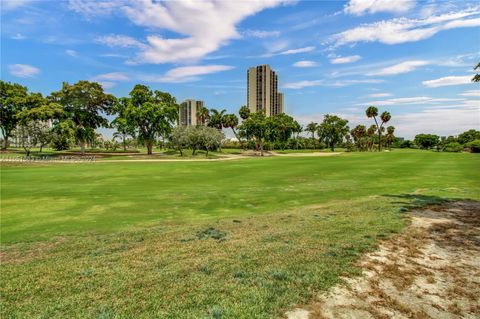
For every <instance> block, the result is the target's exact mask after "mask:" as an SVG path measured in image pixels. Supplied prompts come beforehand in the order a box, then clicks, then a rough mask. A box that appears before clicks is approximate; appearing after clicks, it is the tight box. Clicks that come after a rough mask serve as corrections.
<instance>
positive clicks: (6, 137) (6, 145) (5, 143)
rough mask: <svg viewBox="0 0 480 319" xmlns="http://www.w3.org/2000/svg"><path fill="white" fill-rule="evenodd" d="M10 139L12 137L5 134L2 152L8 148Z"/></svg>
mask: <svg viewBox="0 0 480 319" xmlns="http://www.w3.org/2000/svg"><path fill="white" fill-rule="evenodd" d="M9 137H10V134H5V136H4V139H3V145H2V150H6V149H7V148H8V138H9Z"/></svg>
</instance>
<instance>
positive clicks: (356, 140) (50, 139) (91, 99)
mask: <svg viewBox="0 0 480 319" xmlns="http://www.w3.org/2000/svg"><path fill="white" fill-rule="evenodd" d="M0 104H1V110H0V130H1V132H2V136H3V141H2V148H3V149H6V148H7V147H8V145H9V141H10V140H11V139H12V138H15V139H16V141H17V143H18V144H20V146H21V147H23V148H24V150H25V152H26V153H27V156H28V155H29V154H30V150H31V149H32V148H33V147H40V152H41V150H42V148H43V147H45V146H47V145H50V146H51V147H52V148H53V149H55V150H67V149H70V148H72V147H74V146H79V147H80V150H81V153H82V154H84V152H85V148H86V146H87V145H89V146H90V147H95V146H97V144H99V134H98V133H97V132H96V129H98V128H100V127H107V128H113V129H114V130H115V132H114V134H113V139H112V140H111V141H105V142H104V143H103V147H105V148H107V149H115V148H116V147H117V145H118V144H120V145H121V146H123V150H124V151H125V150H126V149H127V146H128V144H129V143H130V142H131V141H135V142H137V143H140V144H142V145H144V146H145V147H146V149H147V154H152V153H153V148H154V147H155V146H157V145H159V144H161V145H162V146H164V147H165V146H167V147H171V148H174V149H176V150H177V151H179V152H180V154H181V155H182V156H183V154H184V150H185V149H190V150H192V153H193V154H195V153H196V152H197V151H198V150H205V151H206V152H207V156H208V152H209V151H211V150H216V149H219V148H221V147H222V146H223V147H239V148H242V149H254V150H256V151H259V152H260V154H261V155H263V153H264V151H265V150H274V149H281V150H283V149H286V148H290V149H301V148H309V149H317V148H318V149H321V148H325V147H328V148H330V149H331V150H332V151H334V150H335V148H336V147H344V148H346V149H347V150H355V151H373V150H374V149H376V150H378V151H381V150H382V148H383V147H387V148H391V147H392V146H395V147H401V146H402V145H403V146H405V143H407V142H409V141H401V140H400V139H398V138H396V137H395V136H394V132H395V128H394V127H393V126H388V127H386V124H387V123H388V122H389V121H390V120H391V115H390V113H389V112H386V111H385V112H383V113H381V114H380V115H379V111H378V108H377V107H375V106H370V107H368V108H367V109H366V111H365V115H366V117H367V118H369V119H372V120H373V123H372V125H370V126H369V127H368V128H367V126H365V125H357V126H356V127H354V128H353V129H350V128H349V126H348V120H346V119H343V118H341V117H339V116H337V115H330V114H327V115H325V116H324V119H323V121H322V122H321V123H315V122H311V123H309V124H308V125H306V126H305V128H304V127H302V125H300V124H299V123H298V122H297V121H296V120H295V119H294V118H293V117H291V116H289V115H287V114H277V115H275V116H272V117H268V116H266V115H265V114H264V113H262V112H257V113H252V112H250V110H249V108H248V107H247V106H242V107H240V109H239V110H238V116H237V114H234V113H231V114H228V113H226V110H217V109H207V108H205V107H202V108H200V109H198V110H197V114H196V115H197V118H198V121H199V124H200V125H198V126H192V127H183V126H178V110H179V105H178V104H177V101H176V99H175V97H174V96H172V95H171V94H170V93H168V92H162V91H159V90H152V89H151V88H149V87H148V86H146V85H140V84H137V85H135V86H134V88H133V89H132V90H131V91H130V93H129V94H128V96H127V97H121V98H116V97H114V96H113V95H111V94H108V93H106V92H104V90H103V88H102V86H101V85H100V84H99V83H96V82H90V81H78V82H77V83H74V84H69V83H63V84H62V87H61V89H60V90H58V91H55V92H52V93H51V94H50V95H48V96H45V97H44V96H42V94H40V93H33V92H29V91H28V89H27V88H26V87H25V86H22V85H19V84H16V83H9V82H4V81H0ZM107 116H114V119H113V120H112V121H109V120H108V119H107ZM223 130H231V131H232V133H233V135H234V136H235V140H236V141H225V135H224V133H223ZM303 132H305V133H306V134H307V135H308V137H304V136H301V135H300V134H301V133H303ZM476 132H478V131H476ZM417 137H418V138H417ZM417 137H416V138H415V140H414V142H413V143H414V144H415V145H418V146H419V147H420V148H430V147H432V146H438V145H439V143H440V142H439V141H437V140H434V141H429V142H427V141H428V140H429V139H428V138H425V137H424V136H423V135H417ZM437 139H438V140H440V138H439V137H437ZM476 139H478V136H477V138H476ZM117 140H120V143H118V142H117ZM447 141H448V143H450V144H451V143H459V144H461V145H462V146H465V145H466V143H467V142H465V143H463V141H464V140H463V139H462V138H461V137H460V136H459V138H458V140H455V141H454V140H452V137H449V138H447ZM468 142H472V141H471V140H468ZM402 143H403V144H402ZM413 143H412V144H410V145H408V146H407V147H410V146H412V145H414V144H413ZM448 143H447V144H448ZM444 144H445V143H444ZM453 146H456V147H458V145H450V146H449V147H450V148H452V147H453Z"/></svg>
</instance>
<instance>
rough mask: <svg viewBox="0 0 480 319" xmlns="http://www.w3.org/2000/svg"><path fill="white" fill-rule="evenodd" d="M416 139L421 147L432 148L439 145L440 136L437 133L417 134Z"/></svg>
mask: <svg viewBox="0 0 480 319" xmlns="http://www.w3.org/2000/svg"><path fill="white" fill-rule="evenodd" d="M414 141H415V144H417V146H419V147H420V148H423V149H430V148H432V147H435V146H437V145H438V143H439V142H440V137H439V136H438V135H435V134H417V135H415V140H414Z"/></svg>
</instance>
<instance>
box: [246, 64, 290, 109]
mask: <svg viewBox="0 0 480 319" xmlns="http://www.w3.org/2000/svg"><path fill="white" fill-rule="evenodd" d="M247 106H248V108H249V109H250V112H260V111H262V112H264V113H265V115H266V116H273V115H275V114H279V113H283V93H279V92H278V76H277V74H276V73H275V71H273V70H272V69H271V68H270V65H268V64H267V65H259V66H256V67H251V68H249V69H248V71H247Z"/></svg>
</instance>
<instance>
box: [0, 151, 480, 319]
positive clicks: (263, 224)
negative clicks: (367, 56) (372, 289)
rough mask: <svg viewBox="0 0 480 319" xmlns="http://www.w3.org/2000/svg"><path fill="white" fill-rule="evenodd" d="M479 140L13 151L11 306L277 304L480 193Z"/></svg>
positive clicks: (173, 311)
mask: <svg viewBox="0 0 480 319" xmlns="http://www.w3.org/2000/svg"><path fill="white" fill-rule="evenodd" d="M479 167H480V157H479V156H478V155H476V154H465V153H461V154H454V153H436V152H428V151H408V150H407V151H393V152H390V153H387V152H385V153H346V154H342V155H340V156H332V157H272V158H249V159H242V160H233V161H225V162H218V161H216V162H169V163H166V162H154V163H146V162H141V163H139V162H130V163H128V162H115V163H108V162H105V163H83V164H34V165H25V164H5V165H3V164H2V169H1V246H0V253H1V256H0V257H1V260H2V263H1V266H0V295H1V303H2V307H1V309H0V317H2V318H152V317H155V318H249V319H250V318H278V317H279V316H281V315H282V314H283V312H284V311H285V310H288V309H291V308H292V307H293V306H294V305H295V304H297V303H303V302H306V301H308V300H309V298H311V297H312V296H314V295H315V294H317V293H318V292H320V291H325V290H326V289H328V288H330V287H332V286H333V285H335V284H336V283H338V282H339V280H340V279H339V278H341V277H342V276H353V275H356V274H358V273H359V269H358V268H356V267H355V266H354V264H353V262H354V261H355V260H356V259H357V258H358V257H359V256H360V255H361V254H362V253H364V252H366V251H369V250H371V249H373V248H374V247H375V244H376V243H377V242H378V240H379V239H381V238H385V237H388V236H390V235H391V234H393V233H395V232H398V231H400V230H401V229H402V227H403V226H404V224H405V218H404V214H403V212H404V211H405V210H406V208H409V207H412V206H416V205H424V204H427V203H431V202H439V201H442V200H446V199H454V198H462V199H467V198H469V199H474V200H479V199H480V170H479V169H478V168H479Z"/></svg>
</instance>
